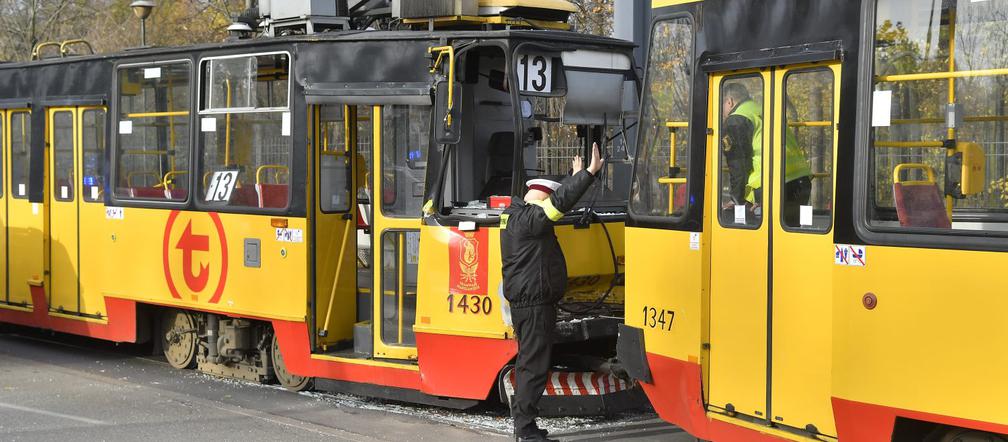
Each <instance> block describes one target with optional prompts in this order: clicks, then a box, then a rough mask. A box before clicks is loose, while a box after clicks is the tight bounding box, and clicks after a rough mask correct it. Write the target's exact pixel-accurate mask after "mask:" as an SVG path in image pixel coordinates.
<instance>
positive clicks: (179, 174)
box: [88, 62, 192, 201]
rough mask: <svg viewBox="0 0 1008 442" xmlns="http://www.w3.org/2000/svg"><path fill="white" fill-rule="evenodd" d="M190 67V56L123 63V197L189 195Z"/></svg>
mask: <svg viewBox="0 0 1008 442" xmlns="http://www.w3.org/2000/svg"><path fill="white" fill-rule="evenodd" d="M190 71H191V69H190V65H189V62H173V63H163V64H149V65H142V66H129V67H121V68H119V71H118V89H117V91H116V100H117V102H118V104H119V106H118V118H117V122H116V128H115V129H116V130H115V150H114V165H113V167H114V169H115V190H114V192H115V196H116V197H117V198H122V199H145V200H161V201H166V200H167V201H185V200H186V198H187V197H188V194H189V179H188V174H189V134H190V131H189V130H190V127H189V108H190V106H191V100H190V95H191V94H190V91H189V84H190V77H191V75H192V74H191V72H190ZM88 192H90V191H88Z"/></svg>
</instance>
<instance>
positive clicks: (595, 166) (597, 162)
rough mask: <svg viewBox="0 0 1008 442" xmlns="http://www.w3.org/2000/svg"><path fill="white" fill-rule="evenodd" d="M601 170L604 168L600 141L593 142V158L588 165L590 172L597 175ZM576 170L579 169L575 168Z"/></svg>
mask: <svg viewBox="0 0 1008 442" xmlns="http://www.w3.org/2000/svg"><path fill="white" fill-rule="evenodd" d="M578 170H580V169H578ZM600 170H602V158H601V155H600V154H599V147H598V143H592V158H591V164H589V165H588V173H591V174H592V175H597V174H598V171H600ZM575 172H577V170H575Z"/></svg>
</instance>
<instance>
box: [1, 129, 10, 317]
mask: <svg viewBox="0 0 1008 442" xmlns="http://www.w3.org/2000/svg"><path fill="white" fill-rule="evenodd" d="M7 146H8V142H7V111H6V110H4V109H0V149H2V150H0V226H2V228H3V229H4V232H5V234H4V235H0V250H7V235H6V229H7V197H8V195H9V194H10V186H9V185H7V181H6V178H7V175H8V173H9V172H8V171H7V162H8V161H9V160H8V159H7V151H8V150H9V149H8V148H7ZM0 277H2V280H3V281H4V283H3V285H2V286H0V308H2V307H4V306H5V305H6V303H7V301H8V299H7V297H8V293H9V292H10V290H8V281H7V253H0Z"/></svg>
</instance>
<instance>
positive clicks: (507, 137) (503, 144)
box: [479, 132, 515, 200]
mask: <svg viewBox="0 0 1008 442" xmlns="http://www.w3.org/2000/svg"><path fill="white" fill-rule="evenodd" d="M514 139H515V138H514V132H494V133H493V134H492V135H490V142H489V143H488V144H489V148H490V149H489V150H490V161H489V163H490V164H489V171H488V173H487V175H489V178H488V179H487V182H486V185H484V186H483V190H481V191H480V194H479V199H481V200H486V199H487V198H490V196H492V195H511V173H512V171H513V170H514Z"/></svg>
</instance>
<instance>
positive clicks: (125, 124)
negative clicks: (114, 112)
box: [119, 120, 133, 135]
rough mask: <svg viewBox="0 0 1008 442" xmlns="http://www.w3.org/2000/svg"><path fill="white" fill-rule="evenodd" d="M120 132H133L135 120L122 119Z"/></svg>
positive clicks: (127, 133)
mask: <svg viewBox="0 0 1008 442" xmlns="http://www.w3.org/2000/svg"><path fill="white" fill-rule="evenodd" d="M119 133H120V134H122V135H129V134H131V133H133V122H132V121H130V120H122V121H120V122H119Z"/></svg>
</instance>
